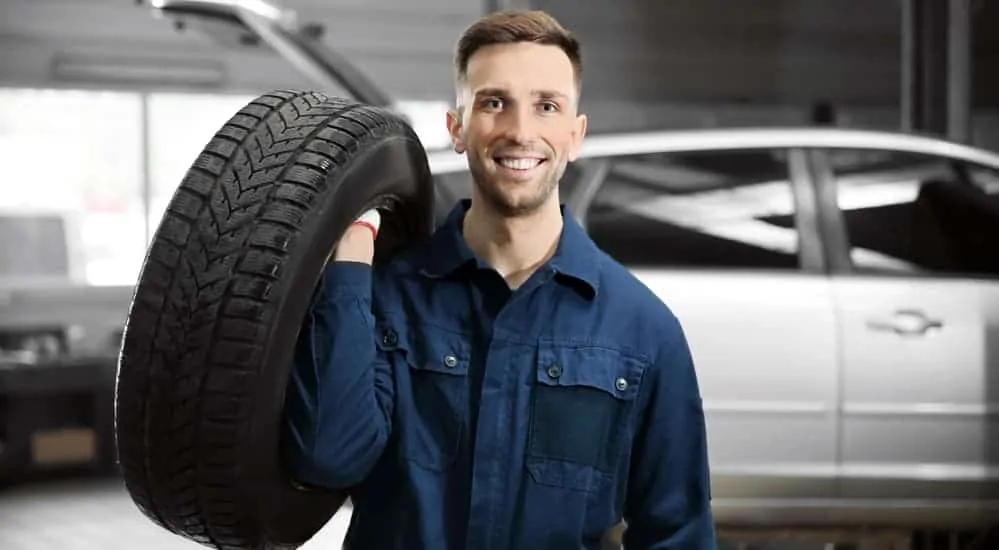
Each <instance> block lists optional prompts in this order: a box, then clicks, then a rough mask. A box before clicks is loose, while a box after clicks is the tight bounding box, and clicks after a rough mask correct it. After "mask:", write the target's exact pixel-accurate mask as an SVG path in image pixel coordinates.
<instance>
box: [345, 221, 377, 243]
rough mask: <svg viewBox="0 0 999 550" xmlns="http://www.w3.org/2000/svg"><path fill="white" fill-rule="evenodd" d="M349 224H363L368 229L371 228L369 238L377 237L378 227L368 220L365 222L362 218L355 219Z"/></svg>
mask: <svg viewBox="0 0 999 550" xmlns="http://www.w3.org/2000/svg"><path fill="white" fill-rule="evenodd" d="M351 225H363V226H364V227H367V228H368V229H370V230H371V238H372V239H377V238H378V229H377V228H376V227H375V226H374V225H372V224H371V223H369V222H366V221H364V220H356V221H355V222H354V223H352V224H351Z"/></svg>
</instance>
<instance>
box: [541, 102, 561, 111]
mask: <svg viewBox="0 0 999 550" xmlns="http://www.w3.org/2000/svg"><path fill="white" fill-rule="evenodd" d="M540 107H541V110H542V111H544V112H546V113H556V112H558V103H555V102H554V101H543V102H541V105H540Z"/></svg>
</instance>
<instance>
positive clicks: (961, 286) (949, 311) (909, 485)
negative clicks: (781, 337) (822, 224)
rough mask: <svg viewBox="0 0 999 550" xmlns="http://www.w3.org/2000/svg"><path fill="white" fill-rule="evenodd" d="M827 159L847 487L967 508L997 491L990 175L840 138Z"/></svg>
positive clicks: (996, 244)
mask: <svg viewBox="0 0 999 550" xmlns="http://www.w3.org/2000/svg"><path fill="white" fill-rule="evenodd" d="M817 158H818V160H819V166H818V169H817V173H818V174H823V175H824V176H820V179H821V180H822V182H821V185H822V189H823V190H824V194H825V196H826V197H827V199H828V200H827V201H826V205H827V206H829V207H830V210H829V219H831V220H832V222H833V223H832V226H831V231H830V233H829V234H828V237H829V239H828V240H829V242H830V243H834V244H837V243H838V246H836V247H835V248H834V249H833V250H832V252H833V254H832V260H831V263H832V265H833V269H834V271H835V272H834V274H833V292H834V295H835V299H836V312H837V317H838V319H839V330H840V338H841V343H840V346H841V358H842V369H843V378H842V405H841V407H842V415H843V418H842V434H841V438H842V439H841V443H840V446H841V457H840V472H841V476H842V485H841V490H842V494H843V496H845V497H850V498H863V499H882V500H881V503H882V504H883V503H886V502H888V501H893V500H894V499H920V500H923V501H924V502H925V501H927V500H930V501H932V500H934V499H936V500H938V501H942V500H946V499H959V500H958V501H957V502H958V503H957V505H956V506H954V507H952V509H953V513H954V514H956V515H960V516H963V518H964V519H969V516H968V514H969V513H973V510H974V509H975V504H973V503H972V502H969V501H967V500H966V501H964V502H963V503H962V502H960V499H971V500H974V499H977V498H984V497H985V496H986V495H987V494H991V495H992V497H995V496H997V491H996V490H995V487H996V485H995V481H996V479H997V478H996V474H995V470H996V465H997V464H996V463H997V460H996V447H995V445H996V439H995V436H996V433H997V432H996V429H995V420H996V417H995V414H996V412H997V408H996V404H997V395H996V392H997V388H999V382H997V380H996V369H997V368H999V341H997V335H999V313H997V308H999V269H997V268H996V263H997V262H996V259H997V257H999V241H997V236H999V218H997V217H995V212H996V211H997V210H994V211H993V214H992V216H993V217H991V218H989V217H988V216H987V215H984V214H982V213H981V212H979V213H978V214H976V213H975V211H976V210H981V206H982V205H983V204H985V203H984V202H982V201H985V200H989V199H987V194H986V193H983V192H982V191H981V190H982V189H984V186H979V187H974V186H973V184H972V183H971V182H969V181H968V180H967V177H966V176H967V172H966V170H965V169H964V167H963V165H962V164H961V163H959V162H955V161H953V160H949V159H946V158H943V157H938V156H931V155H926V154H916V153H907V152H897V151H890V150H885V149H874V148H870V149H866V148H854V149H846V148H843V149H828V150H826V151H825V152H824V155H819V156H818V157H817ZM992 178H993V179H992V180H991V181H992V184H991V188H990V192H991V193H992V199H991V200H992V201H995V193H996V184H995V182H996V181H997V180H996V179H995V176H994V175H993V176H992ZM997 208H999V207H997ZM975 216H977V217H975ZM969 220H971V221H973V223H969ZM990 484H991V489H990V488H989V486H990ZM894 501H895V502H899V501H898V500H894ZM946 513H947V512H943V511H941V510H940V509H935V510H934V512H933V518H934V519H938V520H943V519H944V514H946ZM956 515H955V517H957V516H956Z"/></svg>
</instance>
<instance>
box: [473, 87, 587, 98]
mask: <svg viewBox="0 0 999 550" xmlns="http://www.w3.org/2000/svg"><path fill="white" fill-rule="evenodd" d="M508 95H510V93H509V92H508V91H507V90H506V89H504V88H483V89H481V90H479V91H477V92H475V97H477V98H478V97H482V96H501V97H504V96H508ZM531 95H533V96H537V97H543V98H559V99H568V97H569V96H567V95H566V94H564V93H562V92H559V91H555V90H531Z"/></svg>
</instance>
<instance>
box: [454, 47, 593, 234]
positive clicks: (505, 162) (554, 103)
mask: <svg viewBox="0 0 999 550" xmlns="http://www.w3.org/2000/svg"><path fill="white" fill-rule="evenodd" d="M577 95H578V94H577V90H576V84H575V73H574V71H573V67H572V63H571V62H570V61H569V57H568V56H567V55H565V53H564V52H563V51H562V50H561V49H559V48H558V47H557V46H548V45H541V44H534V43H528V42H522V43H516V44H496V45H492V46H487V47H485V48H482V49H480V50H478V51H476V52H475V54H473V55H472V57H471V58H470V59H469V60H468V69H467V79H466V80H465V82H461V83H459V88H458V107H459V109H458V111H457V112H454V111H452V112H451V113H449V114H448V129H449V131H450V132H451V137H452V140H453V142H454V147H455V151H457V152H458V153H467V155H468V165H469V169H470V170H471V172H472V176H473V178H474V180H475V186H476V191H478V193H477V197H478V198H479V199H480V200H484V201H485V202H487V203H488V205H489V206H490V207H492V208H493V209H494V210H495V211H496V212H497V213H499V214H501V215H504V216H509V217H515V216H525V215H528V214H531V213H533V212H535V211H537V210H538V209H539V208H540V207H541V206H542V205H544V204H546V203H547V202H548V201H552V200H554V201H557V200H558V195H557V193H554V191H555V189H556V188H557V185H558V181H559V179H560V178H561V177H562V174H563V173H564V172H565V167H566V164H567V163H568V162H569V161H574V160H576V157H577V154H578V152H579V146H580V144H581V142H582V139H583V135H584V134H585V132H586V117H585V116H582V115H578V114H577V103H578V97H577Z"/></svg>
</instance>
